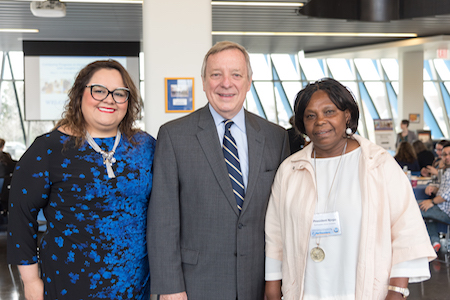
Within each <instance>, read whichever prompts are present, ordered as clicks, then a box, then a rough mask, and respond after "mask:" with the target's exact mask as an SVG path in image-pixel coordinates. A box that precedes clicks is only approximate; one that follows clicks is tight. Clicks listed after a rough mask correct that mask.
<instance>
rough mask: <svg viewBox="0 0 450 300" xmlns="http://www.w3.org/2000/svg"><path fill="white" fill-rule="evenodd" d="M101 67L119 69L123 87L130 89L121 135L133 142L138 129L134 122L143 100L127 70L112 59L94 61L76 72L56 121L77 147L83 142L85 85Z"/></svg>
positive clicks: (121, 123)
mask: <svg viewBox="0 0 450 300" xmlns="http://www.w3.org/2000/svg"><path fill="white" fill-rule="evenodd" d="M101 69H115V70H117V71H119V73H120V74H121V76H122V80H123V83H124V85H125V87H126V88H128V89H129V90H130V96H129V97H128V102H127V103H128V108H127V113H126V114H125V117H124V118H123V119H122V121H121V122H120V124H119V129H120V132H121V133H122V135H123V136H125V137H126V138H127V139H128V140H129V141H131V142H132V143H133V144H134V141H133V136H134V135H135V134H136V133H137V132H138V131H139V129H137V128H134V122H135V121H136V120H138V119H139V118H140V114H141V110H142V106H143V102H142V99H141V96H140V95H139V91H138V89H137V88H136V86H135V84H134V83H133V80H132V79H131V77H130V75H129V74H128V72H127V70H125V68H124V67H123V66H122V65H121V64H120V63H119V62H117V61H115V60H112V59H109V60H98V61H94V62H92V63H90V64H88V65H87V66H86V67H84V68H83V69H82V70H81V71H80V72H79V73H78V75H77V77H76V79H75V82H74V84H73V86H72V88H71V89H70V91H69V101H68V102H67V104H66V106H65V109H64V112H63V114H62V119H61V120H60V121H58V123H57V124H56V126H55V129H56V128H58V127H61V126H63V127H66V128H68V129H69V130H70V131H71V134H72V136H73V139H75V145H76V146H77V147H80V146H81V145H82V144H83V143H84V141H85V136H86V120H85V119H84V117H83V113H82V111H81V101H82V98H83V93H84V90H85V88H86V85H87V84H88V82H89V81H90V80H91V78H92V76H93V75H94V73H95V72H97V71H98V70H101Z"/></svg>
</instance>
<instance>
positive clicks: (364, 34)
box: [211, 31, 417, 38]
mask: <svg viewBox="0 0 450 300" xmlns="http://www.w3.org/2000/svg"><path fill="white" fill-rule="evenodd" d="M211 34H212V35H254V36H258V35H259V36H355V37H398V38H404V37H417V34H416V33H382V32H263V31H213V32H211Z"/></svg>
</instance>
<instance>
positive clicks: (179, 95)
mask: <svg viewBox="0 0 450 300" xmlns="http://www.w3.org/2000/svg"><path fill="white" fill-rule="evenodd" d="M164 81H165V91H166V113H180V112H193V111H194V109H195V108H194V77H189V78H164Z"/></svg>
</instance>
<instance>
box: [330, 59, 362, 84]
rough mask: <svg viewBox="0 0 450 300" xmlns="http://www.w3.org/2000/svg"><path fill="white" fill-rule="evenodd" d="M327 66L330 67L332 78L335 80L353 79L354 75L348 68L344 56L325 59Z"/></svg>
mask: <svg viewBox="0 0 450 300" xmlns="http://www.w3.org/2000/svg"><path fill="white" fill-rule="evenodd" d="M327 64H328V67H329V68H330V71H331V74H332V75H333V78H335V79H336V80H354V79H355V75H354V74H353V72H352V70H351V69H350V65H349V64H348V62H347V60H346V59H344V58H330V59H327Z"/></svg>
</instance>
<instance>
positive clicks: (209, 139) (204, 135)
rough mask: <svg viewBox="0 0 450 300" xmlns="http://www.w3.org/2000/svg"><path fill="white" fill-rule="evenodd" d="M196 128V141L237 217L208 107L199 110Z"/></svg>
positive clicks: (234, 200)
mask: <svg viewBox="0 0 450 300" xmlns="http://www.w3.org/2000/svg"><path fill="white" fill-rule="evenodd" d="M198 126H199V127H200V130H199V131H198V132H197V139H198V141H199V143H200V146H201V147H202V149H203V153H204V154H205V156H206V159H207V160H208V162H209V164H210V166H211V169H212V171H213V173H214V175H215V177H216V179H217V182H218V183H219V185H220V187H221V189H222V191H223V193H224V194H225V195H226V198H227V200H228V202H229V203H230V205H231V207H232V208H233V210H234V212H235V213H236V214H237V215H239V210H238V209H237V207H236V199H235V198H234V194H233V188H232V187H231V182H230V177H229V176H228V170H227V166H226V165H225V161H224V158H223V153H222V149H221V147H220V141H219V138H218V136H217V130H216V125H215V124H214V119H213V117H212V116H211V113H210V111H209V107H208V105H206V106H205V107H203V108H202V109H201V112H200V118H199V122H198Z"/></svg>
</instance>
